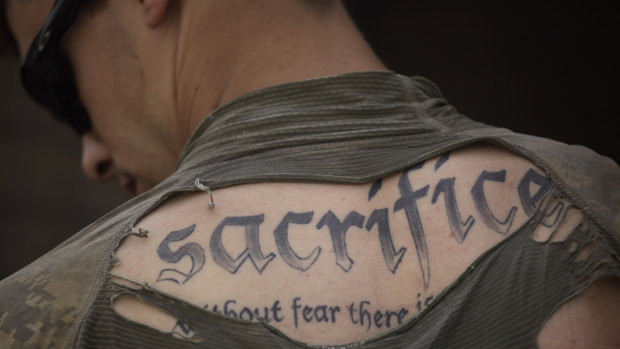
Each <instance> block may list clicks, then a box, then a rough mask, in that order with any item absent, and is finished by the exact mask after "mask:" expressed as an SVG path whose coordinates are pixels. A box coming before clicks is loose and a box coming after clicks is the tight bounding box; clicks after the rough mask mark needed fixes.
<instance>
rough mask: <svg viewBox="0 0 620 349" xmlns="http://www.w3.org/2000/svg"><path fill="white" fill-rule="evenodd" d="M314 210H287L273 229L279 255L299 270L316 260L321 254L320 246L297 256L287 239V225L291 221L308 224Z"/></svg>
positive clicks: (303, 269) (306, 267) (308, 266)
mask: <svg viewBox="0 0 620 349" xmlns="http://www.w3.org/2000/svg"><path fill="white" fill-rule="evenodd" d="M313 215H314V212H306V213H294V212H288V213H287V214H286V215H285V216H284V218H282V221H281V222H280V224H278V226H277V227H276V229H275V230H274V231H273V235H274V238H275V240H276V246H277V247H278V251H279V252H280V256H281V257H282V259H283V260H284V261H285V262H286V264H288V265H290V266H291V267H293V268H295V269H299V270H301V271H306V270H308V268H310V267H311V266H312V265H313V264H314V262H316V260H317V258H319V255H320V254H321V248H320V247H316V248H315V249H314V250H312V252H311V253H310V254H309V255H308V256H306V257H303V258H302V257H299V255H298V254H297V253H295V251H294V250H293V248H292V247H291V244H290V243H289V240H288V225H289V224H291V223H294V224H308V223H310V221H311V220H312V216H313Z"/></svg>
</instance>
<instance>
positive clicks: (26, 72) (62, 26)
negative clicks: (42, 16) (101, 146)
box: [21, 0, 91, 134]
mask: <svg viewBox="0 0 620 349" xmlns="http://www.w3.org/2000/svg"><path fill="white" fill-rule="evenodd" d="M78 10H79V0H58V1H56V3H55V4H54V7H53V8H52V10H51V12H50V15H49V16H48V18H47V21H46V22H45V24H44V25H43V28H42V29H41V31H40V32H39V34H38V35H37V36H36V37H35V39H34V41H33V42H32V44H31V45H30V48H29V50H28V53H27V55H26V59H25V60H24V62H23V64H22V68H21V78H22V83H23V84H24V87H25V88H26V90H27V91H28V93H29V94H30V95H31V96H32V98H33V99H34V100H35V101H37V102H38V103H40V104H42V105H43V106H44V107H45V108H47V109H48V110H49V111H51V112H52V114H53V115H54V117H55V118H56V119H57V120H59V121H61V122H63V123H67V124H69V125H70V126H71V127H72V128H73V129H74V130H75V131H76V132H77V133H78V134H83V133H85V132H87V131H88V130H89V129H90V128H91V123H90V119H89V118H88V113H87V112H86V109H85V108H84V106H83V105H82V103H81V102H80V99H79V96H78V92H77V88H76V86H75V82H74V80H73V78H72V74H71V71H70V69H69V67H68V65H67V64H63V60H62V57H61V56H60V54H59V52H58V45H59V43H60V40H61V39H62V36H63V35H64V33H65V32H66V31H67V29H68V28H69V27H70V26H71V24H72V23H73V20H74V19H75V17H76V15H77V13H78Z"/></svg>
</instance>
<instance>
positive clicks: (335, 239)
mask: <svg viewBox="0 0 620 349" xmlns="http://www.w3.org/2000/svg"><path fill="white" fill-rule="evenodd" d="M324 225H327V227H328V228H329V234H330V235H331V238H332V244H333V246H334V254H335V255H336V264H338V266H339V267H340V268H342V270H344V271H349V270H351V266H353V260H352V259H351V257H349V254H348V253H347V242H346V239H345V234H346V232H347V230H349V227H351V226H352V225H354V226H356V227H358V228H362V227H363V226H364V216H362V215H361V214H359V213H357V212H355V211H351V212H349V214H348V215H347V216H346V217H345V218H344V221H342V222H341V221H340V220H339V219H338V217H336V215H335V214H334V213H333V212H332V211H328V212H327V213H326V214H325V215H324V216H323V218H321V220H320V221H319V223H317V225H316V228H317V229H321V228H323V226H324Z"/></svg>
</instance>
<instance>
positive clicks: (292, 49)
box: [176, 0, 386, 137]
mask: <svg viewBox="0 0 620 349" xmlns="http://www.w3.org/2000/svg"><path fill="white" fill-rule="evenodd" d="M217 3H219V4H221V3H222V2H217ZM226 3H228V2H226ZM243 3H244V4H245V2H243ZM249 3H252V2H249ZM190 4H191V3H190ZM261 4H262V5H258V4H254V5H250V6H245V7H244V8H242V9H241V8H239V9H236V8H235V7H236V6H238V4H225V5H214V6H211V8H204V7H203V8H202V10H204V13H201V12H200V11H199V9H197V8H196V9H194V8H191V6H188V7H187V8H185V9H184V10H185V11H182V16H188V18H187V20H184V21H182V23H192V22H193V23H194V24H196V23H195V22H194V21H196V20H198V19H197V18H202V20H201V22H200V23H202V24H201V26H202V29H203V30H199V31H196V30H194V31H193V32H189V31H187V28H183V27H182V28H181V30H180V38H181V40H180V41H179V47H178V54H177V66H176V78H177V80H176V83H177V86H176V93H177V96H176V97H177V98H176V100H177V112H178V114H179V118H180V119H184V120H188V122H187V124H186V129H187V130H188V137H189V135H190V134H191V133H192V132H193V130H194V129H195V128H196V127H197V126H198V124H199V123H200V122H201V121H202V120H203V119H204V118H205V117H206V116H207V115H208V114H209V113H210V112H211V111H213V109H215V108H216V107H218V106H220V105H222V104H224V103H226V102H228V101H230V100H231V99H233V98H235V97H237V96H240V95H242V94H245V93H248V92H251V91H254V90H258V89H262V88H265V87H269V86H274V85H278V84H283V83H287V82H292V81H299V80H306V79H312V78H319V77H324V76H331V75H337V74H343V73H348V72H354V71H365V70H385V69H386V68H385V66H384V65H383V64H382V63H381V61H380V60H379V59H378V58H377V56H376V55H375V54H374V53H373V52H372V50H371V49H370V47H369V46H368V44H367V43H366V42H365V40H364V39H363V37H362V36H361V34H360V33H359V31H358V30H357V28H356V27H355V25H354V23H353V22H352V21H351V20H350V18H349V17H348V15H347V14H346V11H345V9H344V8H343V6H342V5H341V4H340V3H339V2H335V1H334V2H333V3H331V4H329V5H327V8H325V9H324V10H325V11H320V12H312V11H313V10H312V9H309V8H306V6H307V5H304V4H303V2H301V1H291V0H286V1H282V2H273V3H271V2H269V3H268V4H269V5H264V3H262V2H261ZM207 7H209V6H207ZM220 7H225V8H220ZM248 7H250V8H248ZM315 10H316V9H315ZM218 11H221V13H227V14H228V17H225V16H218ZM231 14H232V15H231ZM223 17H224V18H223ZM209 19H212V20H209Z"/></svg>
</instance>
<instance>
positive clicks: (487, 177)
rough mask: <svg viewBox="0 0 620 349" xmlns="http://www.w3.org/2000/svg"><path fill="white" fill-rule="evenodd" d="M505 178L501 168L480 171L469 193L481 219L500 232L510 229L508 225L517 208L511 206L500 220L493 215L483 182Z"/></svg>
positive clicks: (502, 180) (506, 231)
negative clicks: (498, 169)
mask: <svg viewBox="0 0 620 349" xmlns="http://www.w3.org/2000/svg"><path fill="white" fill-rule="evenodd" d="M505 180H506V170H501V171H498V172H487V171H482V173H481V174H480V176H479V177H478V180H476V183H475V184H474V186H473V187H472V188H471V195H472V197H473V199H474V203H475V205H476V208H477V209H478V212H479V213H480V216H481V217H482V221H483V222H484V224H486V225H487V226H488V227H489V228H491V229H493V230H494V231H496V232H498V233H500V234H507V233H508V231H510V227H511V226H512V222H513V221H514V218H515V214H516V213H517V208H516V207H514V206H513V207H512V208H511V209H510V211H509V212H508V216H506V219H504V220H503V221H500V220H499V219H497V217H495V216H494V215H493V212H491V209H490V208H489V205H488V203H487V199H486V196H485V195H484V185H483V184H484V182H485V181H494V182H504V181H505Z"/></svg>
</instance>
